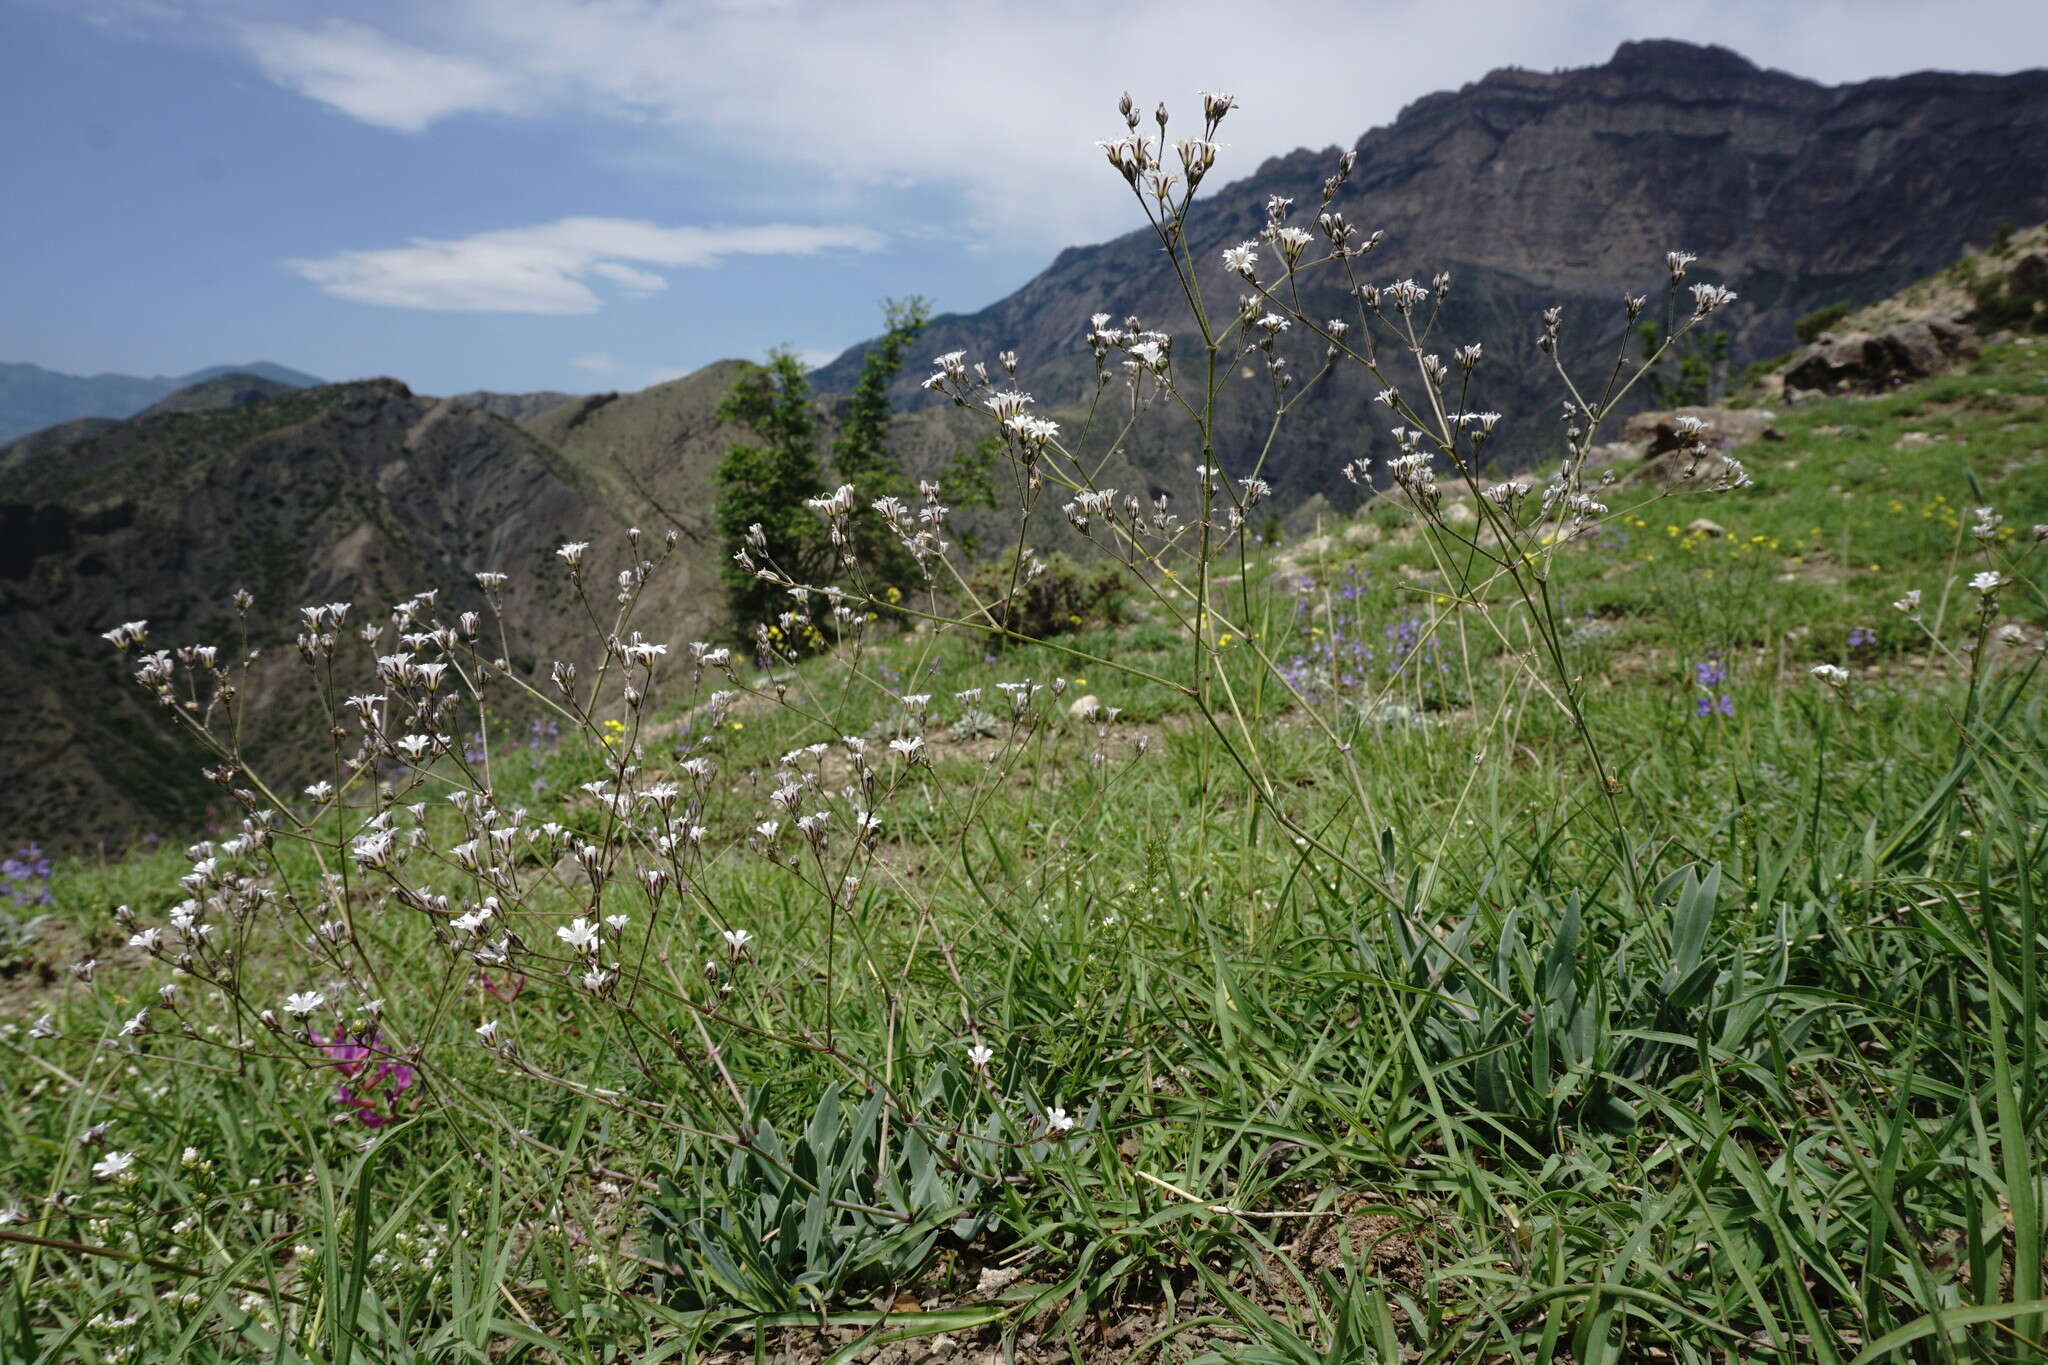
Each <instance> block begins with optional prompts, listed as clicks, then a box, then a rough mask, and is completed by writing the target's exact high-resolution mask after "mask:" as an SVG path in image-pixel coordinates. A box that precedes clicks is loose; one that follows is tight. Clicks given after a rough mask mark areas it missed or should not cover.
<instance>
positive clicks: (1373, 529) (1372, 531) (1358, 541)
mask: <svg viewBox="0 0 2048 1365" xmlns="http://www.w3.org/2000/svg"><path fill="white" fill-rule="evenodd" d="M1379 538H1380V528H1379V527H1377V526H1375V525H1373V524H1372V523H1371V522H1369V521H1354V522H1352V523H1351V524H1350V525H1349V526H1347V527H1345V528H1344V539H1345V541H1346V543H1348V544H1351V545H1371V544H1373V543H1374V542H1375V541H1377V540H1378V539H1379Z"/></svg>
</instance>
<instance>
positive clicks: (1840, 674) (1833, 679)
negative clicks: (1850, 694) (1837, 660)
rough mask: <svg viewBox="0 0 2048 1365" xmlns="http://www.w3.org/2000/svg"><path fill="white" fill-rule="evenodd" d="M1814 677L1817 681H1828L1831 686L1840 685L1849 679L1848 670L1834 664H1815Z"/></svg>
mask: <svg viewBox="0 0 2048 1365" xmlns="http://www.w3.org/2000/svg"><path fill="white" fill-rule="evenodd" d="M1813 677H1814V681H1815V682H1821V683H1826V684H1827V685H1828V686H1829V687H1840V686H1841V685H1842V684H1843V683H1845V682H1847V681H1849V674H1848V671H1847V670H1846V669H1841V668H1837V667H1835V666H1834V665H1833V664H1815V665H1814V666H1813Z"/></svg>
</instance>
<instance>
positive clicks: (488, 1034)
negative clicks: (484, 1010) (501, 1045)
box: [476, 1019, 498, 1047]
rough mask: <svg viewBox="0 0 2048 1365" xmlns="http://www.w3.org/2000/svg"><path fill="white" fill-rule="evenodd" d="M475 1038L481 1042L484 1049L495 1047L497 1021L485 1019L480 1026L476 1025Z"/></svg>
mask: <svg viewBox="0 0 2048 1365" xmlns="http://www.w3.org/2000/svg"><path fill="white" fill-rule="evenodd" d="M476 1036H477V1037H478V1038H479V1039H480V1040H482V1042H483V1045H484V1046H485V1047H496V1046H497V1045H498V1021H497V1020H495V1019H486V1020H484V1022H482V1023H481V1024H478V1025H477V1026H476Z"/></svg>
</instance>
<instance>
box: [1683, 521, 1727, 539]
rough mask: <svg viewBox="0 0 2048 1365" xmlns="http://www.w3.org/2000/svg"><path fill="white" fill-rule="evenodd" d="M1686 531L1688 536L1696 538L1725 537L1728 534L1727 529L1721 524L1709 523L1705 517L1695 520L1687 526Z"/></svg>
mask: <svg viewBox="0 0 2048 1365" xmlns="http://www.w3.org/2000/svg"><path fill="white" fill-rule="evenodd" d="M1685 529H1686V533H1687V534H1688V535H1695V536H1725V535H1727V534H1728V528H1727V527H1725V526H1723V525H1721V524H1720V523H1719V522H1714V521H1708V520H1707V519H1706V518H1705V517H1695V518H1693V519H1692V520H1691V521H1689V522H1687V523H1686V524H1685Z"/></svg>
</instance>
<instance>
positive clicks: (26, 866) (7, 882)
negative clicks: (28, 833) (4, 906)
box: [0, 844, 50, 905]
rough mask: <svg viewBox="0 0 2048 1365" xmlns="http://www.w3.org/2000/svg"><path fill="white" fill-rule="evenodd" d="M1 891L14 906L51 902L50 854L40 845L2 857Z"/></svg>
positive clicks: (0, 871)
mask: <svg viewBox="0 0 2048 1365" xmlns="http://www.w3.org/2000/svg"><path fill="white" fill-rule="evenodd" d="M0 893H4V894H5V895H6V897H7V899H8V900H9V901H11V902H13V903H14V904H15V905H48V904H50V856H49V855H48V854H47V853H44V852H43V850H42V847H41V846H40V845H37V844H30V845H28V846H27V847H26V848H23V849H21V850H20V851H18V852H17V853H16V854H15V855H14V856H13V857H12V858H7V859H0Z"/></svg>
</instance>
